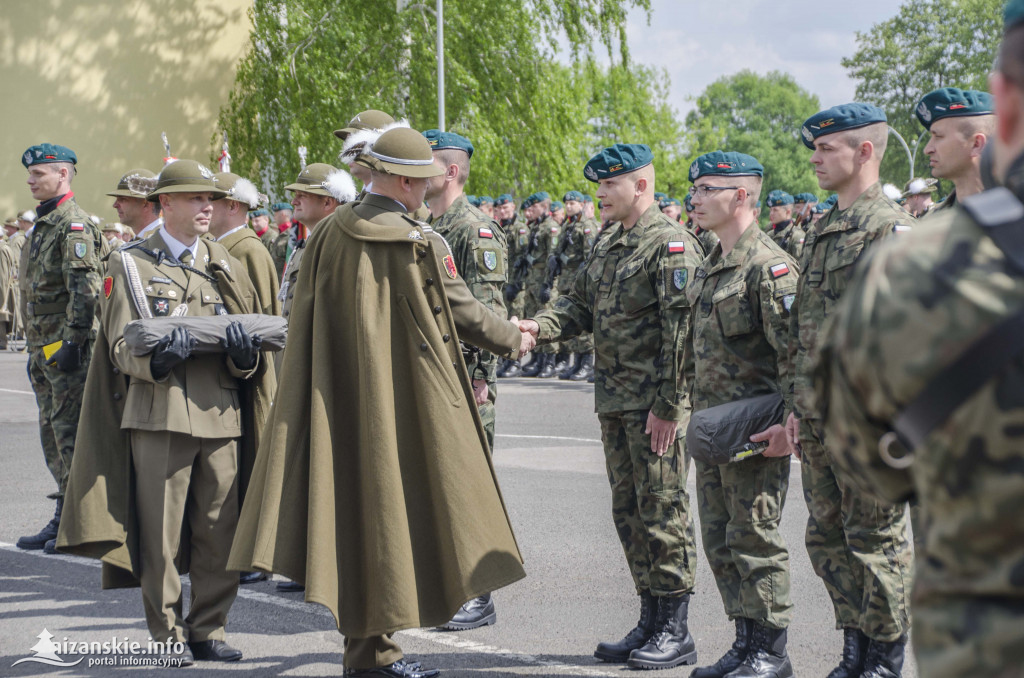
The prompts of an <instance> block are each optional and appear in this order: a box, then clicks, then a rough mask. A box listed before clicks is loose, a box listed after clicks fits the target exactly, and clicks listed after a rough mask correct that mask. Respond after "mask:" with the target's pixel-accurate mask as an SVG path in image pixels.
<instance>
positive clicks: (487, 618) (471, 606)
mask: <svg viewBox="0 0 1024 678" xmlns="http://www.w3.org/2000/svg"><path fill="white" fill-rule="evenodd" d="M497 620H498V614H497V613H496V612H495V611H494V601H493V600H491V594H490V593H488V594H487V595H485V596H480V597H479V598H474V599H473V600H471V601H469V602H468V603H466V604H465V605H463V606H462V607H460V608H459V611H458V612H456V613H455V616H454V617H452V619H451V621H450V622H448V623H447V624H444V625H442V626H441V628H442V629H447V630H449V631H468V630H469V629H478V628H480V627H481V626H487V625H488V624H493V623H494V622H496V621H497Z"/></svg>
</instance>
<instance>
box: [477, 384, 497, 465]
mask: <svg viewBox="0 0 1024 678" xmlns="http://www.w3.org/2000/svg"><path fill="white" fill-rule="evenodd" d="M497 400H498V382H497V380H495V381H488V382H487V402H486V403H484V404H483V405H478V406H477V409H478V410H479V411H480V420H481V421H482V422H483V424H484V433H485V434H487V447H488V448H490V450H491V452H494V414H495V407H494V406H495V403H496V402H497Z"/></svg>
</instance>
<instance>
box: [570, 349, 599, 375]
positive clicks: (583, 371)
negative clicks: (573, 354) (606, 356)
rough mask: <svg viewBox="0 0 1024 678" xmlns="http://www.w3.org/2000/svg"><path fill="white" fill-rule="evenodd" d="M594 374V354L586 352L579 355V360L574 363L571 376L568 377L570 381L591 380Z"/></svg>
mask: <svg viewBox="0 0 1024 678" xmlns="http://www.w3.org/2000/svg"><path fill="white" fill-rule="evenodd" d="M593 376H594V354H593V353H586V354H584V355H581V356H580V359H579V362H577V363H576V369H575V370H574V371H573V373H572V376H570V377H569V379H570V380H572V381H592V380H593Z"/></svg>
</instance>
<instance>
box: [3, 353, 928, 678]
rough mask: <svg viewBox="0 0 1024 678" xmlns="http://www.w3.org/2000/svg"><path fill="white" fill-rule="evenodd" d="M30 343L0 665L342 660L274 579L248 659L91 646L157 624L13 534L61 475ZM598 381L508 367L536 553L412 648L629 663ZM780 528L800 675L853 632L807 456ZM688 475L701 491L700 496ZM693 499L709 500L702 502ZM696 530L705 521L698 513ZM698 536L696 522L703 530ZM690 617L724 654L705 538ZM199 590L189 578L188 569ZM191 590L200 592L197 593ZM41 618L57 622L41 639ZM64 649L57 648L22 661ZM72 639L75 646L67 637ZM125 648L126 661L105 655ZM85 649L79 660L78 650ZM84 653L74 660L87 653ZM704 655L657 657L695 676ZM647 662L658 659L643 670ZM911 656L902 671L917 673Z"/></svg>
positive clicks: (628, 599)
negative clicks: (38, 401) (829, 589)
mask: <svg viewBox="0 0 1024 678" xmlns="http://www.w3.org/2000/svg"><path fill="white" fill-rule="evenodd" d="M25 362H26V357H25V355H24V354H15V353H10V352H2V353H0V469H2V472H0V516H2V520H0V676H33V675H40V676H87V677H97V676H119V677H123V676H126V675H134V674H135V673H136V672H141V671H145V672H146V675H160V674H168V675H170V674H172V672H174V671H181V670H184V671H187V672H190V673H191V674H202V675H219V674H223V675H225V676H229V675H238V676H240V675H241V674H242V673H245V674H246V675H247V677H249V676H251V677H257V676H277V675H283V676H329V675H341V670H342V667H341V650H342V637H341V635H340V634H339V633H338V631H337V629H336V628H335V626H334V622H333V619H332V618H331V616H330V613H329V612H327V611H326V609H325V608H322V607H320V606H318V605H314V604H307V603H304V602H303V601H302V596H301V594H296V593H291V594H287V593H279V592H278V591H276V589H275V586H274V583H273V582H269V581H268V582H262V583H258V584H255V585H251V586H246V587H242V588H241V589H240V591H239V594H238V599H237V600H236V602H235V604H234V607H233V608H232V610H231V616H230V619H229V622H228V640H229V642H230V643H231V644H232V645H234V646H235V647H237V648H238V649H240V650H242V651H243V652H244V653H245V658H244V659H243V660H242V661H241V662H237V663H234V664H213V663H209V662H199V663H197V664H196V665H194V666H193V667H191V668H187V669H178V670H175V669H165V668H151V667H143V666H139V665H138V663H137V662H136V663H130V662H134V661H135V660H133V659H131V657H129V658H128V659H124V657H125V656H127V653H125V652H123V651H122V652H121V653H120V654H117V655H114V654H102V653H80V652H76V651H75V650H79V649H84V648H81V647H80V646H78V647H76V645H78V644H80V643H84V642H89V643H103V642H107V643H108V644H110V643H111V642H112V641H114V642H117V643H122V645H118V646H116V647H115V648H114V649H117V650H124V649H125V647H124V645H123V643H126V642H137V643H139V644H140V645H141V646H142V647H143V648H144V647H145V645H146V643H147V640H148V637H149V636H148V633H147V631H146V626H145V623H144V621H143V612H142V600H141V595H140V593H139V591H138V590H137V589H118V590H106V591H104V590H102V589H101V588H100V569H99V564H98V562H96V561H90V560H86V559H83V558H76V557H71V556H64V555H57V556H48V555H45V554H43V553H42V552H39V551H34V552H28V551H22V550H20V549H18V548H16V547H15V546H14V545H13V544H14V542H15V541H16V540H17V538H18V537H19V536H20V535H23V534H34V533H35V532H37V531H38V530H39V529H40V528H41V527H42V526H43V525H44V524H45V523H46V521H47V520H48V519H49V518H50V517H51V515H52V513H53V501H52V500H48V499H46V495H47V494H48V493H50V492H52V491H53V489H54V483H53V479H52V478H51V477H50V475H49V472H48V471H47V470H46V467H45V465H44V463H43V458H42V452H41V450H40V446H39V439H38V427H37V424H36V418H37V411H36V407H35V400H34V398H33V396H32V394H31V387H30V386H29V382H28V378H27V376H26V373H25ZM593 409H594V408H593V386H591V385H588V384H576V383H570V382H564V381H559V380H557V379H554V380H538V379H514V380H502V381H501V382H500V383H499V397H498V424H497V439H496V442H495V453H494V459H495V465H496V466H497V469H498V476H499V479H500V482H501V487H502V491H503V493H504V497H505V502H506V504H507V506H508V510H509V513H510V515H511V519H512V525H513V527H514V528H515V531H516V536H517V538H518V540H519V544H520V547H521V549H522V551H523V555H524V557H525V560H526V571H527V578H526V579H524V580H522V581H520V582H518V583H516V584H514V585H512V586H509V587H508V588H505V589H502V590H501V591H498V592H497V593H496V594H495V602H496V605H497V614H498V621H497V624H495V625H494V626H488V627H485V628H482V629H477V630H473V631H464V632H439V631H435V630H432V629H417V630H411V631H403V632H400V633H398V634H397V636H396V638H397V640H398V641H399V643H400V644H401V645H402V647H403V649H404V650H405V652H406V654H407V656H410V657H413V658H415V659H416V660H418V661H421V662H422V663H423V664H424V666H430V667H437V668H441V669H443V670H444V672H443V673H442V675H443V676H452V677H455V676H519V675H531V676H627V675H636V673H635V672H633V671H631V670H629V669H627V668H625V667H624V666H622V665H613V664H603V663H601V662H599V661H597V660H596V659H594V658H593V656H592V653H593V651H594V647H595V645H596V644H597V642H598V641H601V640H617V639H618V638H620V637H621V636H622V635H623V634H624V633H625V632H626V631H628V630H629V629H630V628H632V627H633V625H634V624H635V623H636V619H637V614H638V610H639V608H638V599H637V597H636V595H635V594H634V592H633V587H632V580H631V578H630V576H629V572H628V571H627V569H626V565H625V560H624V557H623V554H622V549H621V547H620V546H619V542H618V539H617V537H616V535H615V530H614V528H613V526H612V522H611V493H610V491H609V489H608V481H607V477H606V475H605V468H604V456H603V453H602V448H601V444H600V429H599V426H598V423H597V417H596V415H595V414H594V411H593ZM792 470H793V473H792V477H791V481H790V492H789V501H788V502H787V504H786V507H785V511H784V515H783V522H782V530H783V534H784V536H785V538H786V540H787V542H788V544H789V546H790V566H791V572H792V595H793V600H794V603H795V616H794V621H793V624H792V626H791V627H790V630H789V653H790V655H791V657H792V661H793V665H794V667H795V671H796V675H797V676H801V677H804V676H806V677H809V678H810V677H819V676H820V677H823V676H825V675H826V674H828V672H829V671H830V670H831V669H832V668H833V667H834V666H835V665H836V664H837V663H838V660H839V653H840V650H841V646H842V634H841V633H840V632H839V631H837V630H836V629H835V621H834V616H833V612H832V606H831V604H830V602H829V600H828V596H827V594H826V593H825V588H824V586H823V585H822V583H821V581H820V580H819V579H818V578H817V576H815V574H814V572H813V570H812V569H811V566H810V563H809V561H808V559H807V552H806V551H805V549H804V546H803V533H804V526H805V524H806V520H807V510H806V508H805V506H804V502H803V498H802V492H803V490H802V487H801V483H800V472H799V467H798V466H797V465H796V464H794V465H793V467H792ZM690 475H691V477H690V482H689V492H690V499H691V502H692V501H693V499H694V487H693V479H692V469H691V474H690ZM694 513H696V507H694ZM698 535H699V529H698ZM698 539H699V536H698ZM698 557H699V561H698V565H697V588H696V592H695V594H694V596H693V598H692V600H691V603H690V622H689V626H690V631H691V633H692V634H693V636H694V639H695V640H696V643H697V651H698V664H700V665H703V664H710V663H713V662H714V661H715V660H716V659H717V658H718V657H719V656H721V655H722V654H723V653H724V652H725V650H726V649H728V647H729V645H730V644H731V642H732V639H733V625H732V623H731V622H729V620H728V618H727V617H726V616H725V613H724V612H723V610H722V604H721V599H720V598H719V595H718V591H717V589H716V588H715V584H714V580H713V578H712V576H711V572H710V569H709V567H708V564H707V560H706V559H705V558H704V554H703V552H702V551H701V549H700V548H699V547H698ZM185 583H186V590H187V578H186V579H185ZM185 597H186V599H187V597H188V594H187V593H186V594H185ZM44 629H45V631H46V632H47V633H48V634H52V636H53V637H52V638H48V639H45V640H44V639H41V638H40V636H41V635H43V636H44V638H45V634H44ZM54 644H56V645H57V649H56V650H55V651H54V654H55V656H56V660H53V659H51V662H53V661H56V664H44V663H39V662H36V661H21V663H18V662H19V661H20V660H24V659H26V658H33V657H39V656H41V655H40V650H39V649H38V648H39V647H41V646H45V647H46V648H49V649H51V650H53V649H54ZM63 650H68V651H63ZM112 659H113V660H114V661H118V662H121V663H120V664H119V665H116V666H114V667H111V666H107V665H100V664H98V662H100V661H111V660H112ZM79 660H80V661H79ZM75 662H77V663H75ZM692 668H693V667H680V668H677V669H670V670H666V671H659V672H656V674H654V675H657V676H665V677H666V678H675V677H680V676H688V675H689V673H690V671H691V670H692ZM645 675H650V674H645ZM916 675H917V674H916V670H915V667H914V662H913V659H912V658H911V657H909V656H908V666H907V667H906V668H905V670H904V676H906V677H907V678H914V677H915V676H916Z"/></svg>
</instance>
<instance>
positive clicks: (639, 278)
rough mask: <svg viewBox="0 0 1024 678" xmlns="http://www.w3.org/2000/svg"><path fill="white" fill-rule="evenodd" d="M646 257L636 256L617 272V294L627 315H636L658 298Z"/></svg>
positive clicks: (623, 264) (622, 265)
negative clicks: (646, 266)
mask: <svg viewBox="0 0 1024 678" xmlns="http://www.w3.org/2000/svg"><path fill="white" fill-rule="evenodd" d="M644 263H645V262H644V259H643V258H642V257H636V256H634V257H633V258H631V259H627V260H626V261H625V262H624V263H622V264H621V265H620V266H619V268H618V270H617V271H616V272H615V287H616V294H617V295H618V298H619V300H620V302H621V304H622V310H623V311H624V312H625V313H626V315H635V314H638V313H639V312H640V311H643V310H644V309H646V308H648V307H650V306H653V305H654V304H655V303H656V302H657V300H658V298H657V296H656V295H655V293H654V288H652V287H651V281H650V279H649V278H648V277H647V269H646V268H644Z"/></svg>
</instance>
